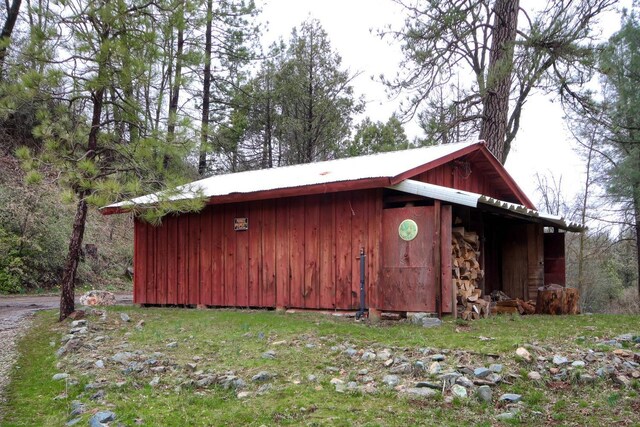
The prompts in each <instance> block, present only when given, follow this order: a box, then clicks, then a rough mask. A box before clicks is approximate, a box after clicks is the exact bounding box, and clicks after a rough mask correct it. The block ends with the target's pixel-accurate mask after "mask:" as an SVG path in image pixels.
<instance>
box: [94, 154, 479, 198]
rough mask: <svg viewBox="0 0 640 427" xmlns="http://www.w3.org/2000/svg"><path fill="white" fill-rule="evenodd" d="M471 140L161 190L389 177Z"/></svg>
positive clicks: (250, 189)
mask: <svg viewBox="0 0 640 427" xmlns="http://www.w3.org/2000/svg"><path fill="white" fill-rule="evenodd" d="M474 144H480V143H478V142H473V143H458V144H445V145H436V146H430V147H423V148H414V149H410V150H401V151H392V152H388V153H379V154H372V155H368V156H360V157H351V158H345V159H337V160H329V161H324V162H316V163H306V164H301V165H293V166H285V167H279V168H272V169H262V170H254V171H247V172H238V173H230V174H225V175H215V176H212V177H209V178H205V179H202V180H200V181H195V182H192V183H189V184H185V185H183V186H180V187H178V188H177V189H176V190H175V191H172V192H171V195H170V196H168V193H164V194H165V196H166V198H167V199H169V200H183V199H189V198H193V197H196V196H197V195H201V196H204V197H216V196H226V195H230V194H242V193H255V192H260V191H269V190H277V189H285V188H296V187H303V186H308V185H318V184H330V183H337V182H345V181H356V180H361V179H368V178H387V177H388V178H393V177H396V176H398V175H400V174H402V173H404V172H407V171H409V170H412V169H415V168H418V167H420V166H422V165H424V164H427V163H429V162H432V161H435V160H438V159H440V158H442V157H444V156H447V155H450V154H453V153H455V152H457V151H460V150H462V149H464V148H466V147H469V146H472V145H474ZM162 194H163V193H155V194H149V195H146V196H141V197H137V198H135V199H132V200H127V201H124V202H120V203H114V204H112V205H109V206H105V207H104V208H103V209H107V208H128V207H133V206H137V205H142V206H144V205H151V204H154V203H156V202H158V201H159V199H160V197H161V196H162Z"/></svg>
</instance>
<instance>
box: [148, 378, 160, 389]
mask: <svg viewBox="0 0 640 427" xmlns="http://www.w3.org/2000/svg"><path fill="white" fill-rule="evenodd" d="M158 384H160V377H153V379H152V380H151V381H149V385H150V386H151V387H157V385H158Z"/></svg>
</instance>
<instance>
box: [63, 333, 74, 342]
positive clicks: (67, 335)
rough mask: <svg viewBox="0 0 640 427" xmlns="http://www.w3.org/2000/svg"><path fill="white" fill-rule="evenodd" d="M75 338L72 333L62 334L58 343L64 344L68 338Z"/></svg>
mask: <svg viewBox="0 0 640 427" xmlns="http://www.w3.org/2000/svg"><path fill="white" fill-rule="evenodd" d="M74 338H75V335H73V334H66V335H65V336H63V337H62V338H60V343H62V344H64V343H66V342H67V341H69V340H72V339H74Z"/></svg>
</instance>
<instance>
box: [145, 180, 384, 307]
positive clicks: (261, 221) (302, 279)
mask: <svg viewBox="0 0 640 427" xmlns="http://www.w3.org/2000/svg"><path fill="white" fill-rule="evenodd" d="M381 213H382V190H377V189H376V190H366V191H359V192H339V193H333V194H323V195H313V196H305V197H297V198H283V199H277V200H263V201H254V202H248V203H231V204H226V205H215V206H208V207H207V208H205V209H204V210H203V211H202V212H200V213H198V214H183V215H180V216H169V217H166V218H165V219H164V220H163V223H162V225H161V226H158V227H153V226H151V225H148V224H146V223H143V222H141V221H136V224H135V245H134V247H135V248H134V251H135V268H136V274H135V279H134V283H135V286H134V301H135V302H136V303H138V304H180V305H182V304H186V305H198V304H202V305H211V306H229V307H292V308H314V309H355V308H357V307H358V304H359V277H360V273H359V261H358V260H357V259H356V258H357V257H358V256H359V252H360V248H361V247H364V249H365V253H366V256H367V258H366V283H367V305H370V304H372V303H375V298H374V292H373V290H374V289H375V286H376V284H377V281H378V279H379V269H380V260H379V257H380V236H381V232H382V225H381V221H380V218H381ZM245 217H246V218H248V222H249V229H248V230H247V231H234V229H233V224H234V218H245Z"/></svg>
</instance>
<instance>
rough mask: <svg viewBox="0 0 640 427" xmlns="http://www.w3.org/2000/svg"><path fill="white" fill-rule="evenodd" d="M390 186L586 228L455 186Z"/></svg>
mask: <svg viewBox="0 0 640 427" xmlns="http://www.w3.org/2000/svg"><path fill="white" fill-rule="evenodd" d="M388 188H390V189H392V190H398V191H402V192H405V193H410V194H415V195H417V196H422V197H428V198H431V199H437V200H442V201H445V202H449V203H455V204H458V205H462V206H469V207H472V208H477V207H479V206H478V204H484V205H487V206H492V207H495V208H498V209H500V210H504V211H506V212H508V213H510V214H514V215H517V216H521V217H523V218H524V219H533V220H535V221H536V222H539V223H541V224H543V225H545V226H548V227H558V228H561V229H563V230H568V231H575V232H580V231H583V230H585V229H586V228H585V226H584V225H580V224H577V223H575V222H571V221H567V220H566V219H564V218H563V217H561V216H557V215H551V214H548V213H544V212H540V211H537V210H535V209H529V208H527V207H526V206H522V205H519V204H517V203H511V202H505V201H503V200H498V199H495V198H493V197H489V196H484V195H482V194H478V193H472V192H470V191H462V190H456V189H455V188H449V187H443V186H440V185H434V184H428V183H425V182H420V181H414V180H412V179H405V180H404V181H402V182H400V183H398V184H396V185H392V186H390V187H388Z"/></svg>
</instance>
